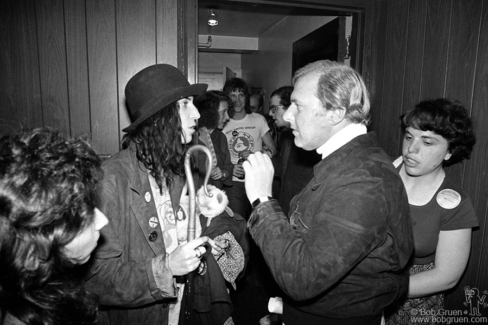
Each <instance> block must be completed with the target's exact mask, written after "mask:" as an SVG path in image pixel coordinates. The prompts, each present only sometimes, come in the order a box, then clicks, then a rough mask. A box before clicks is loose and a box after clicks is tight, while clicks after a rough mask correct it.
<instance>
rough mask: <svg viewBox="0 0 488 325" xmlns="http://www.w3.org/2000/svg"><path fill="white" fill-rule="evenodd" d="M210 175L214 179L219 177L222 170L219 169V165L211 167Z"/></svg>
mask: <svg viewBox="0 0 488 325" xmlns="http://www.w3.org/2000/svg"><path fill="white" fill-rule="evenodd" d="M210 177H211V178H212V179H213V180H215V181H216V180H218V179H221V178H222V170H221V169H220V167H215V168H214V169H212V172H211V173H210Z"/></svg>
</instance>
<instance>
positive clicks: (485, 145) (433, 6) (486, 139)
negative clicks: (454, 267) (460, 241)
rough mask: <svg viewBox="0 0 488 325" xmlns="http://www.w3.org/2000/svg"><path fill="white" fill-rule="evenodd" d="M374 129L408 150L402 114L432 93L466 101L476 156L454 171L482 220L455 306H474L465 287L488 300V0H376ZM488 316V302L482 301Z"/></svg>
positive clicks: (393, 147)
mask: <svg viewBox="0 0 488 325" xmlns="http://www.w3.org/2000/svg"><path fill="white" fill-rule="evenodd" d="M372 3H373V8H372V22H371V24H372V26H373V27H372V29H373V31H372V33H371V39H370V40H369V41H370V43H371V44H372V47H371V59H370V61H368V62H367V63H366V64H367V65H370V71H369V76H370V80H369V83H370V90H371V95H372V98H373V108H372V112H373V121H372V125H371V128H372V129H373V130H374V131H376V132H377V133H378V135H379V140H380V145H381V146H382V147H383V148H385V149H386V150H387V152H388V154H390V155H391V156H398V155H399V154H400V146H401V139H400V137H401V135H400V120H399V116H400V115H401V114H402V113H404V112H405V111H406V110H408V109H409V108H411V107H413V106H414V105H415V104H416V103H417V102H418V101H420V100H421V99H425V98H437V97H449V98H453V99H458V100H460V101H461V102H462V103H463V104H464V106H465V107H466V108H467V109H468V110H469V111H470V113H471V116H472V119H473V121H474V126H475V131H476V136H477V143H476V145H475V147H474V151H473V154H472V157H471V159H470V160H468V161H466V162H465V163H463V164H458V165H457V166H456V167H453V168H451V169H450V170H449V171H448V172H449V173H450V174H451V175H454V176H455V177H456V178H457V179H458V180H459V181H460V182H462V184H463V186H464V188H465V190H466V191H467V192H468V194H469V195H470V196H471V198H472V200H473V203H474V205H475V209H476V211H477V214H478V218H479V221H480V227H479V228H478V229H476V230H475V231H474V233H473V240H472V249H471V257H470V260H469V264H468V267H467V270H466V272H465V274H464V276H463V278H462V279H461V281H460V283H459V284H458V286H457V287H456V289H455V290H453V291H452V293H450V294H449V296H448V304H447V307H448V308H447V309H450V310H463V311H464V310H469V308H468V307H467V306H465V305H464V304H463V303H464V302H465V301H466V299H465V295H464V287H465V286H468V287H470V288H478V289H479V291H480V297H482V296H483V295H485V296H486V299H485V302H486V301H488V292H487V291H488V229H487V228H488V223H487V216H488V163H487V161H488V128H487V127H486V125H488V89H487V87H488V1H482V0H375V1H372ZM480 309H481V310H480V311H481V312H482V314H483V316H485V317H487V316H488V306H481V308H480Z"/></svg>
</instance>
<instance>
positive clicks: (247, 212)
mask: <svg viewBox="0 0 488 325" xmlns="http://www.w3.org/2000/svg"><path fill="white" fill-rule="evenodd" d="M225 192H226V194H227V198H228V199H229V207H230V208H231V209H232V211H234V212H235V213H238V214H239V215H241V217H243V218H244V219H246V220H249V217H250V216H251V203H250V202H249V200H248V199H247V195H246V188H245V185H244V182H235V181H232V186H230V187H226V188H225Z"/></svg>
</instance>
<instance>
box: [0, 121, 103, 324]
mask: <svg viewBox="0 0 488 325" xmlns="http://www.w3.org/2000/svg"><path fill="white" fill-rule="evenodd" d="M100 166H101V160H100V158H99V157H98V156H97V155H96V154H95V152H94V151H93V150H92V149H91V147H90V145H89V144H88V143H87V142H85V141H84V140H82V139H65V138H63V137H62V136H60V135H59V133H58V132H56V131H54V130H51V129H35V130H32V131H23V132H19V133H16V134H13V135H11V136H5V137H3V138H2V139H0V269H1V271H0V314H1V313H8V314H10V315H12V316H14V317H15V318H17V319H19V320H21V321H22V322H23V323H24V324H54V323H55V324H72V323H77V324H89V323H92V322H93V321H94V317H95V315H96V310H95V306H94V305H93V304H92V303H88V302H89V301H90V299H88V298H87V295H86V292H85V291H84V289H83V288H82V287H81V285H80V283H79V282H78V281H76V279H75V278H76V277H75V273H74V271H75V265H76V264H77V263H76V261H73V260H71V259H70V258H69V257H68V256H67V254H66V253H65V251H64V247H65V246H66V245H67V244H68V243H70V242H71V241H72V240H73V239H74V238H75V237H76V236H77V235H78V234H79V233H80V232H81V231H83V230H84V229H85V228H87V227H89V226H90V225H91V224H92V223H93V222H94V216H95V204H96V202H97V199H96V198H97V196H96V188H97V183H98V181H99V180H100V179H101V178H102V170H101V168H100Z"/></svg>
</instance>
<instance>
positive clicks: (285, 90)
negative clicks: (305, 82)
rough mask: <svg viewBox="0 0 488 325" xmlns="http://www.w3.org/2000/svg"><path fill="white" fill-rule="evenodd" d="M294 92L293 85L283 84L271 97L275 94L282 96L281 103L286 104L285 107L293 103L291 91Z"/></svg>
mask: <svg viewBox="0 0 488 325" xmlns="http://www.w3.org/2000/svg"><path fill="white" fill-rule="evenodd" d="M292 92H293V86H283V87H280V88H278V89H276V90H275V91H273V92H272V93H271V96H270V97H269V98H272V97H273V96H278V97H279V98H280V104H281V105H283V106H284V108H285V109H287V108H288V107H290V105H291V100H290V97H291V93H292Z"/></svg>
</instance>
